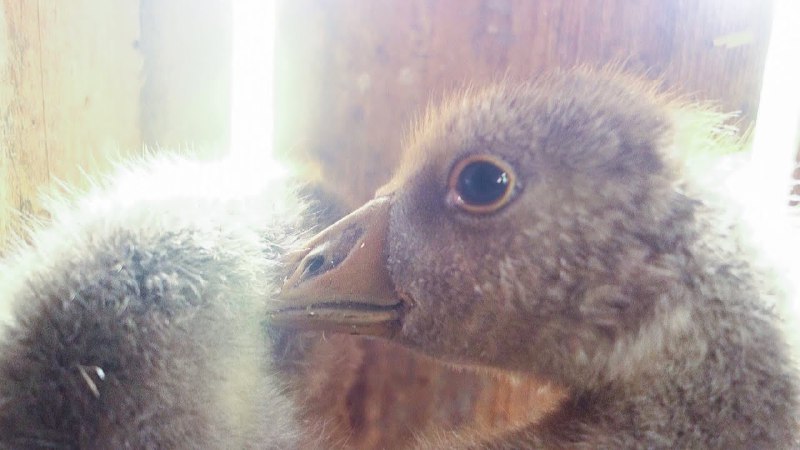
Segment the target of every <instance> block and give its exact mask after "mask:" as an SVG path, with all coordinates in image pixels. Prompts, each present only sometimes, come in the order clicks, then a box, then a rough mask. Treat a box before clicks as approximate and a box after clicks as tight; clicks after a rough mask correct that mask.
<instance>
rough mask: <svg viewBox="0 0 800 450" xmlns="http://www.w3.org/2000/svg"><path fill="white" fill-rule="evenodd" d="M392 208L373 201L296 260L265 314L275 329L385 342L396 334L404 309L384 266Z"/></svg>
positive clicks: (317, 238)
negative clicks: (363, 336)
mask: <svg viewBox="0 0 800 450" xmlns="http://www.w3.org/2000/svg"><path fill="white" fill-rule="evenodd" d="M390 204H391V201H390V198H389V197H379V198H376V199H374V200H372V201H371V202H369V203H367V204H366V205H364V206H362V207H361V208H359V209H357V210H356V211H354V212H353V213H351V214H350V215H348V216H347V217H345V218H343V219H342V220H340V221H339V222H336V223H335V224H333V225H331V226H330V227H328V228H327V229H325V230H324V231H322V232H321V233H319V234H318V235H316V236H315V237H313V238H312V239H311V241H310V242H308V244H307V245H306V248H307V250H304V251H303V252H300V253H299V254H297V255H294V257H293V260H294V261H293V262H292V264H294V265H296V267H295V269H294V272H293V273H292V275H291V276H290V277H289V278H288V279H287V280H286V281H285V282H284V284H283V288H282V289H281V293H280V295H279V296H278V299H277V301H278V304H277V306H276V308H275V309H273V310H272V311H271V312H270V313H269V320H270V322H271V323H272V324H273V325H276V326H280V327H285V328H292V329H299V330H320V331H332V332H339V333H349V334H367V335H375V336H386V337H389V336H391V335H393V334H394V333H395V332H396V331H397V329H398V328H399V326H400V320H401V316H402V314H403V309H404V303H403V302H402V301H401V299H400V296H399V295H398V294H397V293H396V292H395V288H394V284H393V283H392V280H391V277H390V276H389V271H388V269H387V266H386V262H387V251H386V239H387V234H388V231H389V208H390ZM297 261H299V262H297Z"/></svg>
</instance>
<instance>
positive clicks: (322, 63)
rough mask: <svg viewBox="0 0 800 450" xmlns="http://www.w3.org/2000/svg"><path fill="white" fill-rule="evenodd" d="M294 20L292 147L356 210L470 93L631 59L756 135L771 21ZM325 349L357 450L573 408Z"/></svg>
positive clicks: (418, 5) (663, 16)
mask: <svg viewBox="0 0 800 450" xmlns="http://www.w3.org/2000/svg"><path fill="white" fill-rule="evenodd" d="M278 11H279V14H278V26H279V29H278V33H277V37H278V41H277V49H276V68H277V74H276V76H277V80H276V98H277V115H276V117H277V123H276V133H277V136H276V143H277V149H278V151H282V152H285V153H286V154H288V155H294V156H296V155H302V156H304V157H306V158H308V159H310V160H312V161H319V162H320V166H321V171H322V180H328V184H327V186H326V188H327V190H328V191H329V192H331V193H332V194H333V196H334V197H338V198H340V199H342V201H343V202H344V203H345V204H347V205H348V206H349V207H350V208H353V207H356V206H358V205H359V204H360V203H362V202H363V201H364V200H366V199H368V198H370V197H372V194H373V192H374V190H375V189H376V188H377V187H379V186H380V185H381V184H383V183H384V182H385V181H386V180H387V179H388V177H389V176H390V174H391V172H392V171H393V169H394V167H395V164H396V162H397V159H398V156H399V153H400V150H401V148H402V141H403V139H404V135H405V133H406V132H407V130H408V127H409V122H410V120H411V119H412V118H414V117H415V116H417V115H418V114H420V113H421V112H422V111H423V110H424V108H425V107H426V105H427V104H428V103H429V102H431V101H433V102H436V100H437V99H438V98H441V97H442V96H443V95H446V93H447V92H451V91H453V90H454V89H458V88H459V87H461V86H463V85H464V84H467V83H472V84H481V83H485V82H488V81H491V80H494V79H498V78H502V77H504V76H509V77H512V78H525V77H527V76H530V75H531V74H534V73H536V72H537V71H540V70H542V69H548V68H555V67H569V66H573V65H576V64H590V65H604V64H607V63H609V62H617V63H618V64H620V65H622V66H623V67H626V68H628V69H631V70H633V71H637V72H639V73H641V74H644V75H645V76H647V77H650V78H654V79H661V80H663V84H664V86H665V88H667V89H676V90H679V91H681V92H685V93H686V95H687V96H688V97H690V98H692V99H695V100H701V101H712V102H715V103H719V104H720V105H721V106H722V108H724V109H726V110H740V111H742V114H743V122H744V124H745V125H746V124H747V122H748V121H750V120H752V119H753V118H754V117H755V113H756V110H757V104H758V98H759V92H760V85H761V76H762V68H763V62H764V57H765V53H766V47H767V45H768V39H769V29H770V22H771V1H763V0H742V1H736V2H729V1H726V0H670V1H661V0H637V1H617V0H569V1H567V0H563V1H558V0H556V1H552V0H370V1H367V0H285V1H280V2H279V10H278ZM316 351H317V354H318V355H328V354H331V353H333V354H337V355H339V356H338V357H337V359H335V360H331V359H325V358H324V357H322V356H319V358H320V359H319V360H317V361H316V362H317V363H318V364H320V365H318V366H314V371H313V375H311V376H313V378H314V383H313V385H314V386H316V389H312V390H311V391H310V392H315V393H320V395H317V396H312V397H311V401H312V402H317V403H318V404H325V405H327V410H326V414H327V416H328V418H329V419H330V420H331V421H332V428H334V429H337V430H340V431H342V433H340V434H339V438H340V439H346V440H347V443H348V444H349V446H351V447H353V448H375V449H378V448H398V447H402V446H403V445H406V444H408V443H409V442H411V441H412V440H413V439H412V435H413V434H414V433H421V432H424V431H425V430H426V429H428V428H437V427H444V428H448V427H450V428H459V427H478V428H483V429H486V427H487V426H489V427H493V428H494V429H495V430H497V429H502V428H507V427H509V426H512V425H513V423H515V422H517V421H519V420H524V419H525V418H526V417H528V416H529V415H531V414H533V415H536V414H541V413H542V411H544V410H547V409H548V408H550V407H552V406H553V404H554V403H555V402H556V401H557V400H558V398H559V397H558V394H557V393H554V392H548V391H547V390H544V391H540V388H541V387H542V385H541V384H540V383H538V382H536V381H535V380H514V379H511V378H502V377H500V378H495V377H490V376H487V375H485V374H476V373H471V372H463V371H456V370H453V369H452V368H449V367H447V366H444V365H442V364H439V363H436V362H434V361H431V360H429V359H426V358H423V357H419V356H417V355H414V354H413V353H410V352H408V351H405V350H400V349H397V348H395V347H394V346H392V345H389V344H386V343H383V342H380V341H370V340H363V339H358V338H352V337H339V338H336V339H333V340H328V341H327V342H325V343H322V344H319V347H318V348H317V349H316ZM328 375H330V376H328ZM326 383H329V384H326ZM321 393H327V394H325V395H322V394H321ZM333 393H335V394H333Z"/></svg>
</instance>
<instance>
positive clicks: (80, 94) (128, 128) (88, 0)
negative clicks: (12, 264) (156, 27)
mask: <svg viewBox="0 0 800 450" xmlns="http://www.w3.org/2000/svg"><path fill="white" fill-rule="evenodd" d="M138 8H139V4H138V2H137V1H130V2H122V1H117V2H97V1H95V0H74V1H70V2H69V4H67V2H46V1H43V2H38V1H26V0H6V1H4V2H3V7H2V11H1V12H0V13H2V14H3V17H2V20H0V24H2V25H3V26H4V27H5V28H4V30H3V31H2V32H0V80H1V81H0V114H2V118H3V121H2V122H0V127H2V134H0V211H1V212H2V213H0V248H2V246H3V245H4V243H5V241H6V239H8V237H9V236H10V233H12V232H16V233H18V232H20V231H21V230H22V227H23V226H24V224H25V222H26V221H27V220H28V219H29V218H30V217H32V216H38V215H41V214H42V209H41V204H40V202H39V195H38V194H39V191H40V189H42V188H46V187H48V186H50V185H51V184H52V182H53V181H54V180H56V179H61V180H66V181H69V182H79V180H80V179H81V176H80V173H79V169H78V168H79V165H80V166H82V167H84V168H85V169H86V170H87V171H94V170H101V169H102V168H103V167H105V166H106V158H105V156H104V155H105V154H106V153H107V152H109V151H111V152H117V153H121V154H123V155H124V154H128V153H131V152H133V153H136V152H138V151H140V149H141V145H142V140H141V134H140V132H139V91H140V84H141V83H140V71H141V65H142V58H141V55H140V54H139V53H138V52H137V50H136V49H135V47H134V43H135V42H136V40H137V39H138V36H139V26H138Z"/></svg>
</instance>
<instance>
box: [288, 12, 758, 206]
mask: <svg viewBox="0 0 800 450" xmlns="http://www.w3.org/2000/svg"><path fill="white" fill-rule="evenodd" d="M279 5H280V9H279V30H278V44H277V50H276V52H277V53H276V67H277V74H276V76H277V80H276V85H277V89H276V97H277V105H278V106H277V108H278V116H277V122H278V123H277V127H276V132H277V136H276V142H277V144H278V145H277V148H278V149H279V150H282V151H287V152H295V153H298V152H299V153H302V154H306V155H310V157H312V158H314V159H319V160H321V161H322V162H323V165H324V167H325V169H326V171H327V174H329V175H330V177H329V178H334V179H336V180H337V181H338V182H337V183H336V184H335V185H334V186H331V189H333V190H336V191H338V192H340V193H341V195H342V196H343V197H344V198H345V199H346V200H347V201H348V202H349V203H351V205H352V206H356V205H357V204H360V203H361V202H363V201H364V200H365V199H367V198H369V197H371V195H372V192H373V191H374V189H375V188H376V187H378V186H380V185H381V184H382V183H383V182H384V181H386V179H387V178H388V176H389V174H390V173H391V171H392V169H393V168H394V165H395V164H396V161H397V157H398V154H399V151H400V147H401V142H402V139H403V137H404V135H405V133H406V130H407V128H408V123H409V120H410V119H411V118H413V117H414V116H415V115H417V114H419V113H420V112H421V111H422V110H423V109H424V107H425V106H426V104H428V103H429V102H430V101H431V99H437V98H439V97H441V96H442V95H443V93H447V92H451V91H453V90H454V89H457V88H458V87H460V86H463V85H464V84H465V83H473V84H480V83H484V82H487V81H489V80H492V79H497V78H499V77H502V76H505V75H508V76H511V77H516V78H524V77H527V76H530V75H531V74H533V73H536V72H537V71H539V70H542V69H545V68H553V67H565V66H572V65H575V64H593V65H603V64H606V63H608V62H610V61H622V65H623V66H625V67H627V68H629V69H631V70H635V71H638V72H640V73H643V74H646V75H647V76H648V77H651V78H659V79H663V80H664V84H665V86H666V87H667V88H675V89H679V90H680V91H682V92H686V93H687V94H689V95H690V96H691V97H693V98H695V99H698V100H709V101H714V102H718V103H720V104H721V105H722V107H723V108H724V109H727V110H740V111H742V113H743V115H744V117H745V118H746V120H752V118H754V117H755V112H756V109H757V104H758V96H759V90H760V84H761V72H762V68H763V61H764V56H765V51H766V46H767V44H768V39H769V26H770V23H771V16H770V14H771V2H770V1H762V0H742V1H737V2H727V1H725V0H694V1H688V0H686V1H681V0H673V1H659V0H639V1H635V2H623V1H615V0H575V1H549V0H530V1H529V0H463V1H461V0H376V1H363V0H295V1H283V2H280V3H279Z"/></svg>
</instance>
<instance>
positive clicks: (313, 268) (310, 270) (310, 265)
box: [304, 255, 325, 277]
mask: <svg viewBox="0 0 800 450" xmlns="http://www.w3.org/2000/svg"><path fill="white" fill-rule="evenodd" d="M324 265H325V256H323V255H314V256H312V257H311V258H309V259H308V261H306V267H305V269H304V272H305V277H313V276H314V275H317V274H318V273H320V272H321V271H322V266H324Z"/></svg>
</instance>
